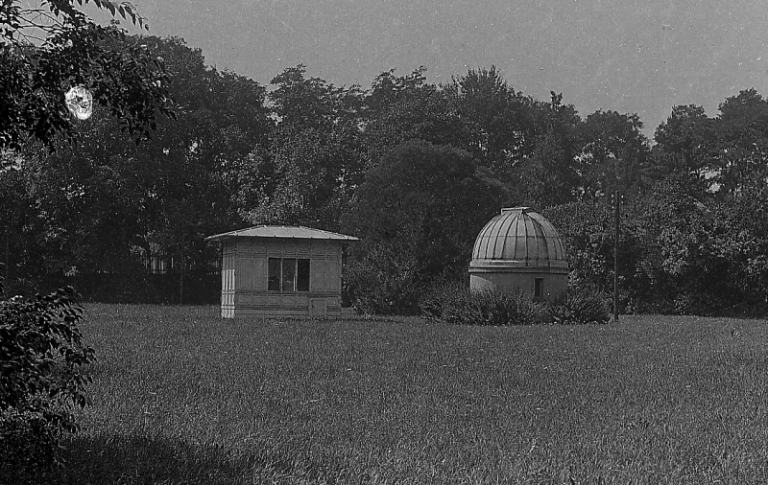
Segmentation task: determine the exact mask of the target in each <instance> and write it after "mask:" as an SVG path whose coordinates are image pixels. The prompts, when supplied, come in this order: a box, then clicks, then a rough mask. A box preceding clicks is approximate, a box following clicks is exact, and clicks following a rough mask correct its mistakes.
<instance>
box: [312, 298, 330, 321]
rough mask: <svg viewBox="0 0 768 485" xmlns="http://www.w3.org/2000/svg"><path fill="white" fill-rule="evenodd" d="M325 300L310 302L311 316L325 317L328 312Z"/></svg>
mask: <svg viewBox="0 0 768 485" xmlns="http://www.w3.org/2000/svg"><path fill="white" fill-rule="evenodd" d="M326 303H327V302H326V301H325V298H312V299H310V300H309V316H310V317H324V316H325V315H326V313H327V312H328V307H327V305H326Z"/></svg>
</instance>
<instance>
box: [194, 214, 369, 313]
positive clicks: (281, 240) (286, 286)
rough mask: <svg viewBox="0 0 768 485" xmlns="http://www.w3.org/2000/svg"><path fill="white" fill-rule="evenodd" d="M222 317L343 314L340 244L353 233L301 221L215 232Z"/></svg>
mask: <svg viewBox="0 0 768 485" xmlns="http://www.w3.org/2000/svg"><path fill="white" fill-rule="evenodd" d="M206 240H207V241H216V242H219V243H221V253H222V264H221V316H222V317H223V318H234V317H250V316H259V317H262V316H269V317H276V316H282V317H306V316H313V317H314V316H317V317H324V316H338V315H340V314H341V254H342V245H343V244H344V243H346V242H350V241H357V238H356V237H352V236H345V235H344V234H337V233H335V232H328V231H322V230H319V229H312V228H309V227H303V226H254V227H249V228H246V229H240V230H237V231H231V232H225V233H223V234H216V235H214V236H210V237H207V238H206Z"/></svg>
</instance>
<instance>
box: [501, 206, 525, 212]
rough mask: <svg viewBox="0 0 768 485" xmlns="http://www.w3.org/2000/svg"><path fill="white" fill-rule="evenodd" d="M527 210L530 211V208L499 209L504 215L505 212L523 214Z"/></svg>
mask: <svg viewBox="0 0 768 485" xmlns="http://www.w3.org/2000/svg"><path fill="white" fill-rule="evenodd" d="M529 210H531V208H530V207H528V206H519V207H504V208H503V209H501V213H502V214H504V213H505V212H520V213H523V214H525V213H526V212H528V211H529Z"/></svg>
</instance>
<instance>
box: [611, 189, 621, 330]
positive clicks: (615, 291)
mask: <svg viewBox="0 0 768 485" xmlns="http://www.w3.org/2000/svg"><path fill="white" fill-rule="evenodd" d="M620 197H621V196H620V195H619V187H618V184H617V186H616V190H615V191H614V195H613V198H614V205H613V207H614V210H613V215H614V218H613V219H614V220H613V222H614V224H615V227H614V232H613V321H614V322H618V321H619V230H620V228H619V221H620V217H619V203H620V200H621V199H620Z"/></svg>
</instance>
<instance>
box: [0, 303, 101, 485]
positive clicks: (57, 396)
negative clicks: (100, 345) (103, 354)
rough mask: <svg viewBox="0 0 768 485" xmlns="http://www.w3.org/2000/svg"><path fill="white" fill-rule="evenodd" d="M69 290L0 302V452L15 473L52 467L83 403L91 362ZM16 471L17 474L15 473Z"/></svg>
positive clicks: (90, 351) (5, 466) (8, 470)
mask: <svg viewBox="0 0 768 485" xmlns="http://www.w3.org/2000/svg"><path fill="white" fill-rule="evenodd" d="M74 301H75V300H74V291H73V290H72V289H71V288H68V289H64V290H58V291H55V292H53V293H51V294H49V295H47V296H39V295H38V296H35V297H31V298H22V297H14V298H11V299H9V300H3V301H0V453H2V456H3V460H4V461H5V463H3V466H2V468H3V470H4V472H5V473H11V470H16V471H17V472H18V473H21V472H23V471H24V470H29V469H30V468H29V467H30V466H33V467H34V468H33V469H37V468H40V469H45V468H46V467H48V466H50V465H53V464H55V463H56V453H55V452H56V449H57V441H58V438H59V436H60V435H61V434H62V433H63V432H75V431H76V430H77V425H76V423H75V419H74V409H75V408H76V407H82V406H85V404H86V398H85V393H84V387H85V385H86V383H87V382H89V378H88V377H87V376H86V375H84V374H83V373H82V372H81V367H82V366H83V365H86V364H88V363H90V362H93V360H94V352H93V349H91V348H89V347H87V346H84V345H83V343H82V337H81V334H80V331H79V329H78V328H77V323H78V321H79V320H80V317H81V315H82V310H81V308H80V307H79V306H77V305H76V304H75V302H74ZM19 470H21V471H19Z"/></svg>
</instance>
